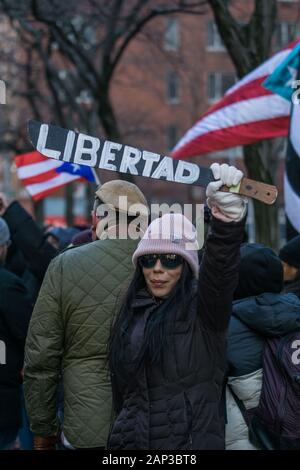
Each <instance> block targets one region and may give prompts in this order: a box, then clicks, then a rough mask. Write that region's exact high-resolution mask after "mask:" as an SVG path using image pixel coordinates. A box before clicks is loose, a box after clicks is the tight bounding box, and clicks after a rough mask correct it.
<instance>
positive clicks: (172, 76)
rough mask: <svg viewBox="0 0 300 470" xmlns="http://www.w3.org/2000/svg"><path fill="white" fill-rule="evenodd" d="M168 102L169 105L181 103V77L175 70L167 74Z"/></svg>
mask: <svg viewBox="0 0 300 470" xmlns="http://www.w3.org/2000/svg"><path fill="white" fill-rule="evenodd" d="M166 88H167V89H166V92H167V101H168V102H169V103H178V102H179V75H178V73H177V72H175V70H171V71H169V72H168V73H167V82H166Z"/></svg>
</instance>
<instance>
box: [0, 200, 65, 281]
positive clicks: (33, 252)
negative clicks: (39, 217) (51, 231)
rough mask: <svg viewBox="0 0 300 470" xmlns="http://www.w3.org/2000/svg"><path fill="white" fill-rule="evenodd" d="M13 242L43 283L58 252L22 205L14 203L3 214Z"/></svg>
mask: <svg viewBox="0 0 300 470" xmlns="http://www.w3.org/2000/svg"><path fill="white" fill-rule="evenodd" d="M3 218H4V219H5V221H6V223H7V225H8V226H9V230H10V232H11V237H12V240H13V242H14V243H15V244H16V245H17V247H18V248H19V249H20V250H21V251H22V253H23V256H24V258H25V259H26V261H27V263H28V264H29V266H30V268H31V270H32V272H33V273H34V275H35V276H37V278H38V279H39V281H40V282H42V280H43V278H44V275H45V272H46V270H47V268H48V266H49V263H50V261H51V260H52V259H53V258H54V257H55V256H56V255H57V254H58V252H57V250H56V249H55V248H54V247H53V246H52V245H51V244H50V243H49V242H47V241H46V240H45V239H44V236H43V233H42V231H41V230H40V228H39V227H38V225H37V224H36V222H35V221H34V220H33V218H32V217H31V215H30V214H28V212H27V211H26V210H25V209H23V207H22V206H21V204H19V203H18V202H17V201H14V202H13V203H12V204H10V205H9V206H8V208H7V209H6V211H5V213H4V214H3Z"/></svg>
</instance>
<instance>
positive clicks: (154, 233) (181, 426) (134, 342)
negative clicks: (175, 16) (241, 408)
mask: <svg viewBox="0 0 300 470" xmlns="http://www.w3.org/2000/svg"><path fill="white" fill-rule="evenodd" d="M212 170H213V173H214V177H215V179H217V180H218V181H215V182H212V183H210V185H209V186H208V188H207V196H208V204H209V206H210V207H211V209H212V221H211V232H210V234H209V235H208V239H207V242H206V248H205V253H204V255H203V260H202V263H201V268H200V271H199V262H198V249H199V247H198V242H197V238H196V229H195V227H194V226H193V225H192V224H191V222H190V221H189V220H187V219H186V218H185V217H184V216H183V215H181V214H165V215H164V216H163V217H162V218H160V219H155V220H154V221H153V222H152V223H151V224H150V226H149V227H148V229H147V231H146V233H145V235H144V237H143V239H142V240H141V242H140V243H139V245H138V248H137V249H136V251H135V253H134V255H133V262H134V264H135V266H136V271H135V275H134V278H133V280H132V282H131V285H130V287H129V289H128V291H127V294H126V297H125V301H124V303H123V304H122V306H121V308H120V311H119V313H118V316H117V318H116V320H115V323H114V326H113V329H112V334H111V337H110V341H109V365H110V370H111V377H112V388H113V397H114V407H115V412H116V419H115V421H114V423H113V425H112V429H111V433H110V436H109V439H108V448H109V449H112V450H117V449H134V450H138V449H146V450H158V449H163V450H167V449H170V450H186V449H192V450H196V449H223V448H224V426H223V421H222V418H221V416H220V397H221V392H222V383H223V378H224V372H225V367H226V360H225V352H226V329H227V326H228V322H229V317H230V314H231V309H232V295H233V292H234V290H235V287H236V285H237V275H238V262H239V247H240V243H241V240H242V238H243V233H244V224H245V213H246V203H245V200H244V199H243V198H241V197H239V196H237V195H233V194H230V193H223V192H220V191H218V190H219V188H220V187H221V186H222V185H223V184H227V185H228V186H231V185H232V184H237V183H238V182H239V181H240V179H241V178H242V172H240V171H239V170H237V169H236V168H234V167H229V166H228V165H222V166H220V165H218V164H213V165H212Z"/></svg>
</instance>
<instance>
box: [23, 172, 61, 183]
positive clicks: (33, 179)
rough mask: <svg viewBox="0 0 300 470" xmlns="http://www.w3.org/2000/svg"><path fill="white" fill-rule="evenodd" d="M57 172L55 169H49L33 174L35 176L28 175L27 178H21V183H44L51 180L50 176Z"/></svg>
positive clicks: (53, 176)
mask: <svg viewBox="0 0 300 470" xmlns="http://www.w3.org/2000/svg"><path fill="white" fill-rule="evenodd" d="M57 175H58V173H56V171H55V170H49V171H46V172H44V173H41V174H40V175H38V174H37V175H35V176H29V177H28V178H23V179H22V183H23V184H24V186H29V185H31V184H36V183H45V182H46V181H49V180H51V179H52V178H56V177H57Z"/></svg>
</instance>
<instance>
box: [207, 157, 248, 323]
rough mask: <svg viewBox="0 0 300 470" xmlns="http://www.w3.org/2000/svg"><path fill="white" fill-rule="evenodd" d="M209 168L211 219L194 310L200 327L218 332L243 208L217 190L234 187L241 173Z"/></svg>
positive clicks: (227, 303)
mask: <svg viewBox="0 0 300 470" xmlns="http://www.w3.org/2000/svg"><path fill="white" fill-rule="evenodd" d="M211 169H212V171H213V173H214V177H215V178H216V180H217V181H215V182H213V183H210V184H209V185H208V187H207V192H206V194H207V203H208V205H209V207H210V208H211V211H212V215H213V217H212V221H211V229H210V233H209V235H208V237H207V241H206V246H205V250H204V255H203V258H202V262H201V266H200V274H199V288H198V309H199V315H200V319H201V322H202V324H203V326H204V327H206V328H209V329H211V330H215V331H222V330H224V329H226V328H227V326H228V322H229V318H230V315H231V312H232V299H233V293H234V291H235V288H236V286H237V282H238V265H239V257H240V245H241V243H242V240H243V237H244V227H245V219H246V217H245V216H246V211H247V209H246V200H245V199H244V198H242V197H241V196H237V195H235V194H231V193H224V192H221V191H219V188H220V187H221V186H222V185H223V184H226V185H227V186H232V185H236V184H238V183H239V181H240V180H241V178H242V177H243V173H242V172H241V171H240V170H237V169H236V168H235V167H232V166H231V167H230V166H228V165H226V164H224V165H219V164H217V163H214V164H213V165H212V166H211Z"/></svg>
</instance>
